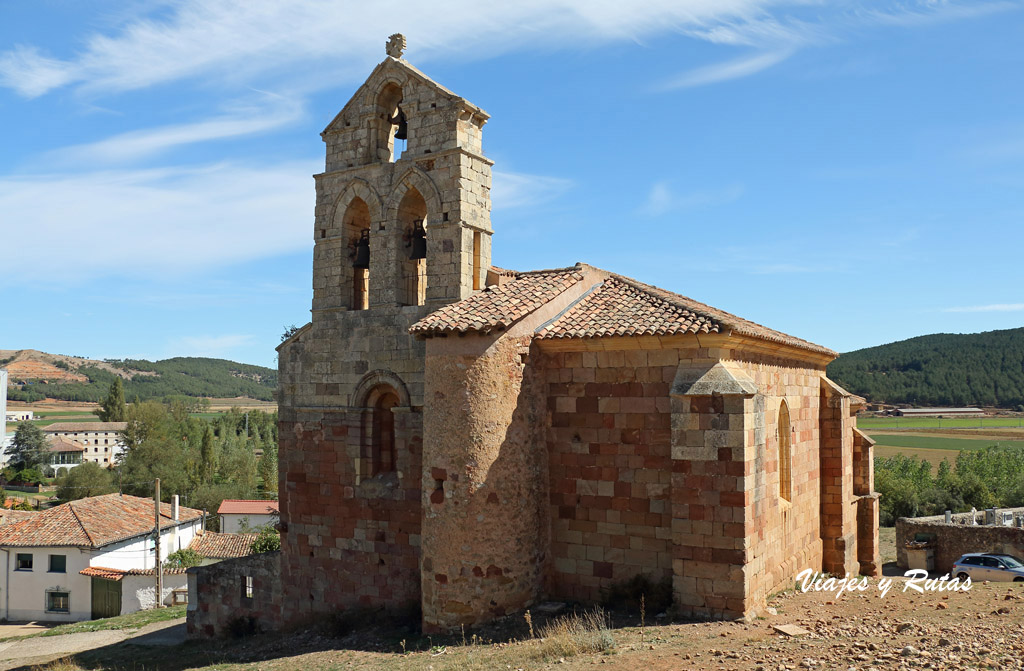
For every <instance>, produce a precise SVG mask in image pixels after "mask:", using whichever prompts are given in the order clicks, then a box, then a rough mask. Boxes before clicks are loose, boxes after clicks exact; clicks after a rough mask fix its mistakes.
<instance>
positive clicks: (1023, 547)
mask: <svg viewBox="0 0 1024 671" xmlns="http://www.w3.org/2000/svg"><path fill="white" fill-rule="evenodd" d="M1005 510H1011V511H1012V512H1013V513H1014V517H1015V521H1016V518H1017V517H1019V516H1021V515H1024V508H1009V509H1007V508H1002V509H1000V512H1002V511H1005ZM975 515H976V521H977V525H972V524H971V513H958V514H956V515H953V517H952V519H953V521H952V523H950V524H947V523H946V518H945V516H944V515H934V516H932V517H901V518H899V519H898V520H896V563H897V564H899V567H900V568H901V569H904V570H905V569H906V568H907V549H906V543H907V541H913V540H918V539H920V538H924V537H927V536H931V537H933V539H934V543H935V571H936V572H937V573H948V572H949V571H950V569H952V567H953V562H955V561H956V560H957V559H959V558H960V556H961V555H963V554H966V553H968V552H1000V553H1005V554H1012V555H1015V556H1017V557H1024V528H1020V527H1017V526H1013V527H1004V526H994V525H986V524H985V511H984V510H979V511H978V512H977V513H976V514H975Z"/></svg>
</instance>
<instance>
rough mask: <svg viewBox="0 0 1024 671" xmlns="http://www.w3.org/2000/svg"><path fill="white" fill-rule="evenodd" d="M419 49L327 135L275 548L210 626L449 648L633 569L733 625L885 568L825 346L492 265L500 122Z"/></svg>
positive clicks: (225, 578)
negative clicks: (440, 635)
mask: <svg viewBox="0 0 1024 671" xmlns="http://www.w3.org/2000/svg"><path fill="white" fill-rule="evenodd" d="M403 48H404V39H403V38H402V37H401V36H400V35H395V36H392V39H391V41H390V42H389V44H388V57H387V58H386V59H385V60H384V62H382V63H381V64H380V65H378V66H377V67H376V68H375V69H374V70H373V72H372V73H371V74H370V76H369V78H368V79H367V80H366V82H365V83H364V84H363V85H362V86H361V87H360V88H359V89H358V90H357V91H356V93H355V95H354V96H353V97H352V99H351V100H350V101H349V102H348V104H347V105H345V107H344V108H343V109H342V110H341V112H339V113H338V115H337V116H336V117H335V118H334V120H333V121H331V122H330V124H329V125H328V126H327V128H326V129H325V130H324V131H323V133H322V134H321V135H322V138H323V140H324V143H325V144H326V153H327V157H326V165H325V169H324V172H322V173H321V174H318V175H316V176H315V180H316V213H315V223H314V226H313V237H314V252H313V305H312V322H311V323H309V324H307V325H306V326H304V327H303V328H301V329H299V330H298V332H296V333H295V334H294V335H293V336H292V337H291V338H289V339H288V340H286V341H285V342H284V343H282V344H281V346H280V347H279V361H280V392H279V393H280V397H279V405H280V451H279V452H280V468H279V471H280V495H281V502H280V510H281V520H280V529H281V538H282V548H281V552H280V554H270V555H263V556H257V557H250V558H244V559H240V560H235V561H229V562H222V563H221V564H217V565H214V566H209V567H203V568H199V569H192V570H191V574H190V582H191V588H192V594H193V595H195V596H193V603H191V604H190V606H189V608H190V612H189V628H190V631H191V632H192V633H193V635H197V636H210V635H217V634H220V633H222V632H224V631H225V627H226V626H227V623H228V622H229V620H231V619H232V618H238V617H240V616H251V617H252V618H253V619H254V620H256V622H257V624H258V626H263V627H266V628H273V627H276V626H280V625H282V624H285V623H289V622H302V621H305V620H310V619H314V618H316V617H318V616H322V615H324V614H328V613H334V612H337V611H340V610H345V609H351V608H363V607H369V608H378V607H383V608H387V609H406V608H410V607H412V608H420V609H421V610H422V623H423V627H424V629H425V630H427V631H437V630H449V629H452V628H457V627H459V626H460V625H473V624H477V623H481V622H483V621H486V620H488V619H490V618H494V617H497V616H502V615H505V614H508V613H512V612H515V611H519V610H522V609H525V608H528V607H530V606H531V604H536V603H537V602H539V601H542V600H562V601H566V600H568V601H573V602H580V603H591V602H596V601H598V600H600V598H601V595H602V592H603V590H606V589H607V588H608V587H609V586H612V585H614V584H616V583H621V582H625V581H628V580H630V579H632V578H634V577H635V576H637V575H643V576H646V577H647V578H649V579H650V580H651V581H653V582H658V581H664V580H668V581H670V582H671V585H672V588H673V597H674V608H675V609H676V611H677V612H678V613H679V614H680V615H683V616H693V617H706V618H742V617H749V616H751V615H753V614H755V613H757V612H758V609H760V608H762V607H763V606H764V603H765V599H766V597H767V596H768V595H769V594H771V593H772V592H775V591H777V590H780V589H783V588H785V587H788V586H791V585H792V583H793V580H794V576H795V575H796V574H797V573H798V572H799V571H801V570H803V569H805V568H812V569H817V570H823V571H828V572H831V573H834V574H840V575H842V574H846V573H849V574H851V575H856V574H863V575H877V573H878V571H879V566H880V565H879V556H878V495H877V494H876V493H875V492H874V491H873V486H872V485H873V472H872V449H871V445H872V443H871V440H870V439H869V438H867V437H866V436H865V435H864V434H862V433H861V432H860V431H858V430H857V428H856V419H855V416H856V413H857V411H858V410H859V409H860V408H861V406H862V403H863V401H862V399H860V398H858V397H856V396H852V395H851V394H849V393H847V392H846V391H844V390H843V389H842V388H840V387H838V386H837V385H836V384H834V383H833V382H831V381H830V380H829V379H828V378H827V377H826V376H825V366H826V364H827V363H828V362H829V361H831V360H832V359H834V358H835V356H836V354H835V353H834V352H833V351H831V350H829V349H827V348H825V347H822V346H820V345H815V344H813V343H810V342H807V341H805V340H801V339H800V338H796V337H793V336H789V335H786V334H784V333H780V332H778V331H773V330H772V329H769V328H767V327H764V326H761V325H759V324H755V323H753V322H750V321H747V320H745V319H742V318H740V317H737V316H734V315H732V314H729V313H727V312H724V311H722V310H719V309H717V308H713V307H711V306H708V305H705V304H703V303H699V302H697V301H696V300H693V299H691V298H687V297H685V296H681V295H678V294H674V293H671V292H669V291H665V290H663V289H659V288H657V287H654V286H650V285H647V284H644V283H643V282H640V281H637V280H635V279H631V278H629V277H624V276H622V275H618V274H616V273H614V272H611V271H607V270H602V269H600V268H595V267H592V266H588V265H585V264H582V263H576V264H575V265H570V266H567V267H564V268H556V269H551V270H532V271H514V270H505V269H501V268H497V267H494V266H492V265H491V245H492V240H491V236H492V234H493V229H492V226H491V219H490V187H491V166H492V163H493V162H492V161H491V160H490V159H488V158H487V156H486V155H485V154H484V152H483V129H484V124H485V123H486V122H487V119H488V115H487V113H486V112H485V111H484V110H482V109H481V108H479V107H477V106H476V105H474V104H473V103H471V102H469V101H467V100H465V99H464V98H461V97H459V96H458V95H457V94H455V93H453V92H452V91H449V90H448V89H446V88H444V87H443V86H441V85H440V84H438V83H436V82H434V81H432V80H431V79H430V78H429V77H427V76H426V75H424V74H423V73H422V72H420V71H419V70H417V69H416V68H414V67H413V66H412V65H410V64H409V63H408V62H406V61H405V60H404V59H403V58H402V50H403Z"/></svg>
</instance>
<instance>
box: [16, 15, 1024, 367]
mask: <svg viewBox="0 0 1024 671" xmlns="http://www.w3.org/2000/svg"><path fill="white" fill-rule="evenodd" d="M490 5H493V6H490ZM393 32H402V33H404V34H405V35H406V37H407V39H408V43H409V47H408V50H407V51H406V58H407V59H408V60H409V61H410V62H411V63H413V64H414V65H416V66H417V67H419V68H420V69H422V70H424V71H425V72H426V73H427V74H428V75H430V76H431V77H433V78H434V79H435V80H437V81H438V82H440V83H442V84H444V85H445V86H447V87H449V88H451V89H453V90H454V91H456V92H457V93H459V94H461V95H463V96H465V97H466V98H468V99H469V100H471V101H473V102H474V103H476V104H478V105H480V106H481V107H483V108H484V109H486V110H487V111H488V112H489V113H490V114H491V117H492V118H491V121H490V122H489V123H488V124H487V126H486V127H485V129H484V149H485V151H486V153H487V154H488V155H489V156H490V157H491V158H493V159H494V160H495V161H496V164H495V168H494V170H495V173H494V190H493V197H494V211H493V215H492V223H493V226H494V230H495V236H494V258H493V261H494V263H495V264H496V265H500V266H503V267H511V268H518V269H531V268H544V267H557V266H565V265H571V264H573V263H575V262H576V261H584V262H587V263H591V264H594V265H597V266H600V267H603V268H607V269H610V270H615V271H617V272H620V273H622V274H625V275H630V276H633V277H636V278H638V279H640V280H643V281H646V282H649V283H652V284H657V285H659V286H662V287H665V288H667V289H671V290H673V291H677V292H680V293H683V294H686V295H688V296H691V297H693V298H696V299H698V300H701V301H704V302H707V303H710V304H712V305H715V306H717V307H720V308H722V309H725V310H729V311H731V312H734V313H736V314H739V315H741V316H743V317H746V318H748V319H752V320H755V321H758V322H761V323H763V324H766V325H768V326H771V327H774V328H777V329H780V330H783V331H786V332H789V333H792V334H794V335H798V336H801V337H804V338H807V339H809V340H812V341H815V342H818V343H821V344H823V345H827V346H829V347H832V348H834V349H836V350H839V351H849V350H852V349H857V348H860V347H866V346H870V345H876V344H881V343H885V342H891V341H894V340H900V339H903V338H908V337H912V336H915V335H922V334H926V333H935V332H976V331H982V330H991V329H999V328H1012V327H1017V326H1021V325H1022V322H1024V291H1022V289H1021V282H1020V280H1021V278H1022V275H1024V273H1022V271H1021V249H1022V243H1024V226H1022V221H1024V48H1022V47H1021V45H1022V44H1024V3H1022V2H1017V1H986V0H972V1H970V2H966V1H964V2H955V1H949V2H946V1H942V0H902V1H895V0H892V1H882V0H879V1H878V2H866V1H865V2H861V1H856V0H834V1H829V2H825V1H819V2H815V1H813V0H803V1H794V2H785V1H781V0H780V1H774V2H773V1H769V0H691V1H683V0H677V1H675V2H668V1H662V0H648V2H645V3H642V4H641V3H628V2H604V1H597V0H543V1H541V0H532V1H529V2H508V3H477V4H475V5H472V7H470V6H468V5H466V4H465V3H464V2H455V1H454V0H435V1H433V2H417V3H414V2H399V1H397V0H393V1H392V2H390V3H387V5H386V11H385V10H382V6H381V5H380V4H379V3H368V2H349V1H346V0H333V1H330V2H326V1H325V2H319V1H306V2H280V1H276V0H245V1H241V0H240V1H237V2H226V1H215V0H181V1H179V2H174V3H168V2H157V1H151V0H137V1H134V2H122V3H119V4H115V3H109V2H89V1H86V0H76V1H74V2H72V1H70V0H36V1H34V2H15V1H12V0H0V118H2V120H3V124H4V129H5V131H4V133H3V136H2V151H0V258H2V259H3V263H4V265H5V266H6V269H5V271H4V272H3V273H0V294H2V295H3V299H2V300H3V305H4V308H3V310H2V312H0V325H2V326H0V349H20V348H35V349H41V350H45V351H50V352H55V353H64V354H75V355H84V356H90V357H97V358H124V357H145V358H150V359H157V358H167V357H171V356H217V357H225V358H231V359H235V360H238V361H243V362H247V363H257V364H263V365H275V356H274V347H275V346H276V345H277V344H278V342H279V340H280V334H281V332H282V331H283V330H284V327H285V326H286V325H289V324H303V323H305V322H307V321H308V320H309V307H310V299H311V289H310V286H311V258H312V246H313V235H312V233H313V204H314V188H313V180H312V177H311V175H313V174H314V173H316V172H319V171H321V170H322V169H323V158H324V155H323V144H322V142H321V140H320V137H319V132H320V131H321V130H322V129H323V127H324V126H326V125H327V123H328V122H329V121H330V120H331V118H332V117H333V116H334V115H335V113H336V112H337V111H338V110H339V109H341V107H342V106H343V105H344V104H345V102H346V101H347V100H348V98H349V97H350V96H351V94H352V93H353V92H354V91H355V89H356V87H357V86H358V85H359V84H360V83H361V82H362V80H363V79H364V78H365V77H366V76H367V75H368V74H369V72H370V71H371V70H372V68H373V67H374V65H375V64H376V63H377V62H379V61H381V60H382V59H383V58H384V43H385V41H386V38H387V36H388V35H389V34H391V33H393Z"/></svg>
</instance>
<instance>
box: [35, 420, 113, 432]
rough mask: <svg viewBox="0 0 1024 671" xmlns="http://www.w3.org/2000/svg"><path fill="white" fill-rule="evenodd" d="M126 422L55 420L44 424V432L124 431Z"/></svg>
mask: <svg viewBox="0 0 1024 671" xmlns="http://www.w3.org/2000/svg"><path fill="white" fill-rule="evenodd" d="M127 426H128V422H57V423H56V424H51V425H49V426H44V427H43V431H44V432H45V433H58V432H60V433H65V432H72V433H74V432H75V431H79V432H81V431H93V432H95V431H124V429H125V428H126V427H127Z"/></svg>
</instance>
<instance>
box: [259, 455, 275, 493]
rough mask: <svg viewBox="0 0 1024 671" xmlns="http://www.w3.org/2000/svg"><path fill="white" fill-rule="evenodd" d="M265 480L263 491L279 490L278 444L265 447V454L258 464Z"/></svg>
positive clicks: (261, 475) (260, 474)
mask: <svg viewBox="0 0 1024 671" xmlns="http://www.w3.org/2000/svg"><path fill="white" fill-rule="evenodd" d="M256 469H257V471H258V472H259V476H260V478H261V479H262V480H263V491H265V492H277V445H276V444H270V445H266V446H265V447H264V448H263V456H262V457H260V462H259V464H257V466H256Z"/></svg>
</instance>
